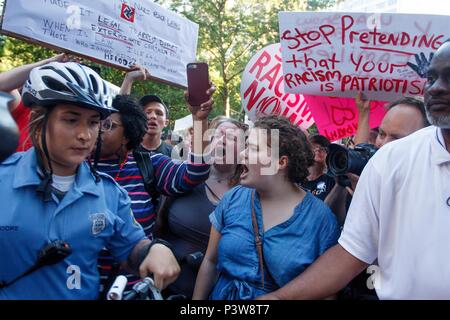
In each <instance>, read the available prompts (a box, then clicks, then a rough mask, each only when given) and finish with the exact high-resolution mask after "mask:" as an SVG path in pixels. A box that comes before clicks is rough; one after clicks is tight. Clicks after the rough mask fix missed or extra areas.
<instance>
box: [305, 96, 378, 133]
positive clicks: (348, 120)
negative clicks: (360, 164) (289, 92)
mask: <svg viewBox="0 0 450 320" xmlns="http://www.w3.org/2000/svg"><path fill="white" fill-rule="evenodd" d="M304 97H305V100H306V103H307V104H308V106H309V107H310V110H311V113H312V115H313V117H314V120H315V121H316V125H317V128H318V129H319V133H320V134H321V135H324V136H325V137H327V138H328V139H329V140H330V141H336V140H339V139H342V138H346V137H349V136H353V135H355V134H356V130H357V129H358V108H357V107H356V103H355V99H350V98H337V97H321V96H309V95H305V96H304ZM384 105H386V102H382V101H371V103H370V116H369V125H370V127H371V128H376V127H378V126H379V125H380V123H381V120H383V117H384V115H385V114H386V110H385V109H384Z"/></svg>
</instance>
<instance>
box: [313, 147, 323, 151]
mask: <svg viewBox="0 0 450 320" xmlns="http://www.w3.org/2000/svg"><path fill="white" fill-rule="evenodd" d="M312 151H313V152H320V151H323V152H327V149H325V148H322V147H315V148H312Z"/></svg>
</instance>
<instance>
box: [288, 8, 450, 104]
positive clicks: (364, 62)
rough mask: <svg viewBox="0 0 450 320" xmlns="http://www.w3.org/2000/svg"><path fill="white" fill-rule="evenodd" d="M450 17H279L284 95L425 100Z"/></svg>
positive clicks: (292, 14) (300, 14)
mask: <svg viewBox="0 0 450 320" xmlns="http://www.w3.org/2000/svg"><path fill="white" fill-rule="evenodd" d="M449 22H450V17H449V16H439V15H418V14H391V13H375V14H371V13H330V12H319V13H317V12H316V13H313V12H280V13H279V27H280V42H281V53H282V62H283V71H284V79H285V91H286V92H289V93H302V94H310V95H321V96H340V97H355V95H356V94H357V92H358V91H363V92H364V93H365V94H366V96H367V97H368V98H369V99H372V100H383V101H392V100H395V99H397V98H399V97H401V96H404V95H409V96H411V95H422V94H423V92H422V91H423V84H424V82H425V80H424V79H423V78H422V77H421V76H423V75H424V73H425V71H424V70H426V66H427V64H428V62H429V56H430V53H432V52H435V51H436V50H437V48H438V47H439V46H440V45H441V44H442V43H443V42H444V41H445V40H446V39H447V38H449V36H450V30H449V29H448V24H449Z"/></svg>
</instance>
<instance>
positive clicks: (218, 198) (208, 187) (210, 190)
mask: <svg viewBox="0 0 450 320" xmlns="http://www.w3.org/2000/svg"><path fill="white" fill-rule="evenodd" d="M205 186H206V189H208V191H209V192H210V193H211V194H212V196H213V197H214V198H216V200H217V201H218V202H220V200H221V199H222V198H221V197H219V196H218V195H217V194H216V193H215V192H214V191H212V189H211V188H210V186H208V183H206V182H205Z"/></svg>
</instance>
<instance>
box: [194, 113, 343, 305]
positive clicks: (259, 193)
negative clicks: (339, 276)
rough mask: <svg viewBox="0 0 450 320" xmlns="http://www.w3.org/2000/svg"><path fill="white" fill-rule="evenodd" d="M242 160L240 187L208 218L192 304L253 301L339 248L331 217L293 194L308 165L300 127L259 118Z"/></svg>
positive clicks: (310, 156) (299, 193) (306, 196)
mask: <svg viewBox="0 0 450 320" xmlns="http://www.w3.org/2000/svg"><path fill="white" fill-rule="evenodd" d="M274 129H276V130H274ZM242 158H243V162H244V172H243V173H242V175H241V186H238V187H235V188H233V189H232V190H230V191H229V192H227V193H226V194H225V196H224V197H223V199H222V201H221V202H220V203H219V205H218V206H217V208H216V210H215V211H214V212H213V213H212V214H211V215H210V220H211V223H212V227H211V235H210V239H209V243H208V249H207V251H206V254H205V258H204V260H203V263H202V265H201V267H200V271H199V274H198V276H197V281H196V285H195V290H194V295H193V299H207V298H208V297H209V298H210V299H220V300H237V299H239V300H246V299H254V298H255V297H257V296H259V295H262V294H265V293H268V292H271V291H274V290H276V289H277V288H279V287H282V286H284V285H285V284H287V283H288V282H289V281H290V280H292V279H293V278H295V277H296V276H298V275H299V274H300V273H301V272H303V271H304V270H305V269H306V268H307V267H308V266H309V265H310V264H312V263H313V262H314V260H316V259H317V258H318V257H319V256H320V255H321V254H322V253H323V252H325V251H326V250H327V249H328V248H329V247H331V246H333V245H334V244H336V242H337V239H338V236H339V229H338V224H337V221H336V218H335V216H334V214H333V213H332V212H331V211H330V209H329V208H328V207H327V206H326V205H325V204H324V203H323V202H322V201H321V200H319V199H316V198H315V197H314V196H313V195H311V194H310V193H307V192H305V191H304V190H303V189H301V188H300V187H299V186H298V184H299V183H301V182H303V181H304V180H305V179H306V177H307V176H308V167H309V166H310V165H311V163H312V161H313V153H312V151H311V146H310V144H309V142H308V141H307V139H306V136H305V134H304V133H303V132H302V131H301V130H300V129H299V128H298V127H296V126H294V125H292V124H291V123H290V122H289V121H288V120H287V119H285V118H282V117H277V116H268V117H264V118H261V119H260V120H258V121H257V122H256V123H255V127H254V129H252V130H251V131H250V136H249V138H248V141H247V146H246V149H245V151H244V152H243V154H242ZM252 211H253V212H254V216H255V218H256V222H257V226H258V233H259V237H260V239H261V241H262V257H263V259H261V260H260V254H258V251H257V246H256V245H255V243H256V241H255V232H254V230H255V229H254V226H253V222H252Z"/></svg>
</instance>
